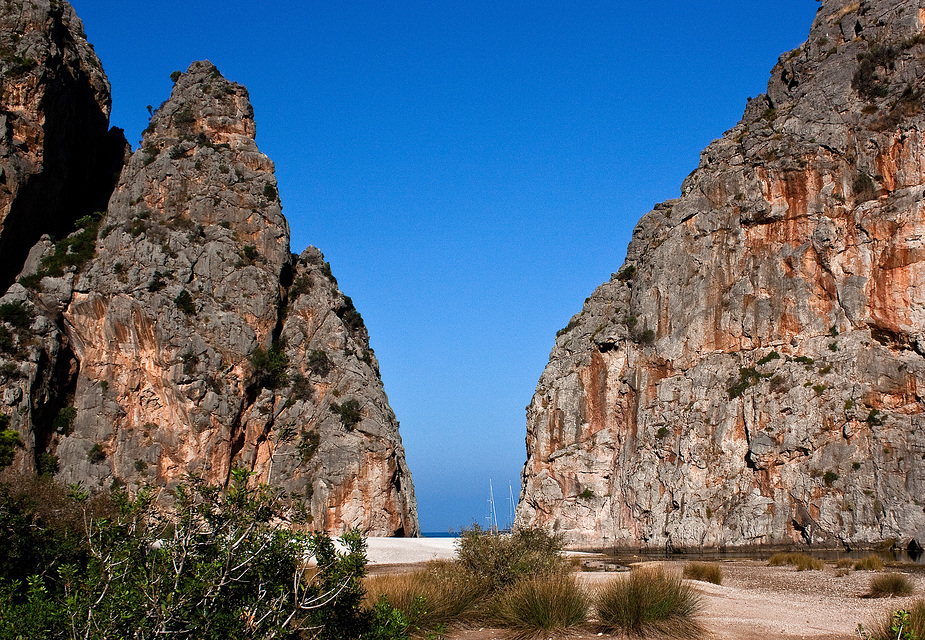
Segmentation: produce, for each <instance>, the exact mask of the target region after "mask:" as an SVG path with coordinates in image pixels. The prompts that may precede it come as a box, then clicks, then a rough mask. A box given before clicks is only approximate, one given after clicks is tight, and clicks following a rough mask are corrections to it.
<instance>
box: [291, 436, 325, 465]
mask: <svg viewBox="0 0 925 640" xmlns="http://www.w3.org/2000/svg"><path fill="white" fill-rule="evenodd" d="M319 446H321V436H319V435H318V432H317V431H315V430H314V429H312V430H310V431H303V432H302V439H301V440H299V444H298V445H296V448H297V449H298V450H299V458H300V459H301V460H302V464H308V462H309V460H311V459H312V458H313V457H314V456H315V453H316V452H317V451H318V447H319Z"/></svg>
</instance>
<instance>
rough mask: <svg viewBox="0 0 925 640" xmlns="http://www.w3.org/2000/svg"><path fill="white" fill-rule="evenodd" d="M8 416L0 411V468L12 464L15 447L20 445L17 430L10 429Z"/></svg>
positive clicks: (20, 441)
mask: <svg viewBox="0 0 925 640" xmlns="http://www.w3.org/2000/svg"><path fill="white" fill-rule="evenodd" d="M10 422H11V420H10V416H8V415H6V414H5V413H0V469H3V468H4V467H8V466H10V465H11V464H13V460H14V459H15V458H16V449H17V448H19V447H21V446H22V439H21V438H20V437H19V432H18V431H14V430H13V429H10Z"/></svg>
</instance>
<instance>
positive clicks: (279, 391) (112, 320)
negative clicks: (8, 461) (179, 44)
mask: <svg viewBox="0 0 925 640" xmlns="http://www.w3.org/2000/svg"><path fill="white" fill-rule="evenodd" d="M100 73H102V72H100ZM255 131H256V126H255V124H254V120H253V110H252V107H251V104H250V101H249V99H248V94H247V91H246V89H245V88H244V87H242V86H241V85H238V84H235V83H233V82H229V81H228V80H226V79H225V78H223V77H222V75H221V74H220V73H219V71H218V69H216V68H215V67H214V66H213V65H212V64H211V63H208V62H194V63H193V64H192V65H191V66H190V67H189V70H188V71H187V72H186V73H184V74H180V76H179V77H178V78H177V80H176V83H175V86H174V88H173V92H172V95H171V97H170V99H169V100H167V101H166V102H165V103H164V104H163V105H161V107H160V108H159V109H158V110H157V111H155V113H154V114H153V117H152V119H151V124H150V126H149V127H148V129H147V130H146V131H145V133H144V139H143V141H142V146H141V148H140V149H139V150H137V151H136V152H135V153H134V154H133V155H132V156H131V158H130V160H129V161H128V163H127V165H126V166H125V169H124V170H123V172H122V174H121V177H120V179H119V182H118V185H117V186H116V189H115V191H114V193H113V194H112V197H111V199H110V200H109V206H108V211H107V212H106V214H105V215H104V216H103V218H102V219H101V220H100V221H99V222H98V234H97V236H96V241H95V254H94V255H93V256H92V258H90V259H89V260H87V261H86V262H84V263H83V264H80V265H77V266H70V267H65V268H64V269H63V270H62V272H60V273H58V272H53V271H54V270H53V269H51V267H50V266H49V265H50V264H51V263H50V262H49V257H50V256H51V255H53V254H54V251H55V249H54V247H53V246H52V243H51V241H50V240H49V239H48V238H47V237H46V238H45V239H43V241H42V242H40V243H39V244H38V245H36V247H35V248H34V249H33V251H32V254H31V257H30V259H29V260H27V261H26V265H25V273H24V275H26V276H32V278H31V279H32V282H31V283H29V286H31V287H32V289H26V288H25V287H24V286H22V285H21V284H14V285H13V286H12V287H11V288H10V289H9V291H8V292H7V293H6V295H5V296H4V297H3V298H2V300H0V303H8V304H18V305H21V306H23V308H25V309H27V310H28V313H29V315H30V316H33V317H34V320H33V321H32V324H31V326H28V327H12V326H11V327H7V326H6V325H3V331H5V332H6V333H5V334H4V336H0V337H8V338H9V339H8V340H6V339H4V340H3V341H0V346H2V345H6V346H5V347H3V351H4V352H3V353H0V361H2V362H0V371H6V372H7V373H6V374H4V376H3V378H2V379H0V413H4V414H6V415H7V416H10V422H11V427H12V428H14V429H16V430H18V431H19V433H20V435H21V437H22V439H23V442H24V446H23V449H22V452H21V454H20V455H18V456H17V458H16V460H15V461H14V468H15V469H17V470H19V471H26V472H28V471H32V470H39V471H44V472H54V475H55V478H56V480H58V481H60V482H62V483H68V484H69V483H75V482H78V483H81V484H82V485H83V486H85V487H87V488H92V489H105V488H110V487H115V486H125V487H126V488H127V489H128V490H129V491H130V492H132V491H135V490H137V489H138V488H140V487H141V486H143V485H145V484H148V483H152V484H155V485H158V486H164V487H167V488H168V489H169V488H172V487H174V486H176V485H177V484H178V483H179V482H181V481H182V480H183V479H184V477H185V476H186V475H187V474H195V475H197V476H201V477H203V478H205V479H206V480H207V481H209V482H211V483H216V484H225V483H227V482H228V480H229V477H230V474H231V470H232V469H233V468H235V467H245V468H247V469H248V470H250V471H252V472H253V476H252V477H253V481H254V482H266V483H270V484H272V485H274V486H277V487H280V488H282V489H284V490H285V491H286V492H287V493H288V494H289V496H290V497H291V498H293V500H294V503H295V504H296V505H301V507H302V508H304V512H305V513H306V514H308V515H309V516H310V518H311V519H310V523H311V526H312V527H314V528H317V529H323V530H326V531H328V532H331V533H335V534H339V533H342V532H344V531H345V530H347V529H349V528H354V527H356V528H359V529H360V530H361V531H362V532H363V533H364V534H367V535H379V536H390V535H398V536H402V535H405V536H413V535H417V534H418V533H419V526H418V521H417V508H416V502H415V497H414V487H413V485H412V481H411V475H410V472H409V471H408V468H407V466H406V464H405V459H404V449H403V448H402V444H401V437H400V436H399V433H398V422H397V420H396V419H395V416H394V414H393V413H392V410H391V408H390V407H389V405H388V399H387V397H386V395H385V392H384V390H383V387H382V381H381V379H380V377H379V370H378V362H377V361H376V357H375V355H374V354H373V352H372V350H371V349H370V347H369V336H368V334H367V332H366V327H365V326H364V324H363V320H362V318H361V317H360V315H359V313H358V312H357V311H356V309H355V308H354V306H353V302H352V301H351V300H350V298H348V297H346V296H345V295H344V294H343V293H342V292H341V291H340V290H339V288H338V287H337V281H336V280H335V279H334V277H333V275H332V274H331V271H330V267H329V265H328V264H327V263H326V262H325V261H324V258H323V256H322V254H321V252H320V251H318V250H317V249H315V248H314V247H309V248H308V249H306V250H305V251H304V252H303V253H302V255H300V256H295V255H293V254H291V253H290V251H289V228H288V224H287V222H286V220H285V218H284V217H283V215H282V207H281V203H280V201H279V196H278V193H277V190H276V179H275V177H274V174H273V172H274V167H273V163H272V162H271V161H270V160H269V158H267V157H266V156H265V155H263V154H262V153H261V152H260V151H259V149H258V148H257V145H256V142H255V140H254V135H255ZM90 228H92V227H90ZM76 237H78V236H72V239H73V238H76ZM90 238H91V240H92V235H91V236H90ZM27 280H28V278H27ZM10 366H13V367H15V368H16V369H15V371H11V370H9V367H10ZM162 495H165V496H166V495H169V492H166V493H164V494H162Z"/></svg>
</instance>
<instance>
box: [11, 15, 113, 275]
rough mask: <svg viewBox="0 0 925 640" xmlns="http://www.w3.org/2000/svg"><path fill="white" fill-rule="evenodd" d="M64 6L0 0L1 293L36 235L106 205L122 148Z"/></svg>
mask: <svg viewBox="0 0 925 640" xmlns="http://www.w3.org/2000/svg"><path fill="white" fill-rule="evenodd" d="M109 109H110V96H109V81H108V80H107V79H106V75H105V74H104V73H103V67H102V65H101V64H100V61H99V59H98V58H97V57H96V54H95V53H94V52H93V47H92V46H90V44H89V43H88V42H87V40H86V38H85V37H84V32H83V25H82V24H81V22H80V19H79V18H78V17H77V16H76V14H75V13H74V10H73V9H72V8H71V6H70V5H69V4H67V3H64V2H57V1H54V0H25V1H24V0H16V1H14V0H0V256H2V260H0V290H2V291H5V290H6V288H7V287H8V286H9V285H10V284H12V282H13V279H14V278H15V277H16V274H17V273H18V272H19V266H20V265H22V262H23V260H24V259H25V258H26V254H27V253H28V251H29V247H31V246H32V245H34V244H35V243H36V241H38V239H39V236H41V234H43V233H50V234H53V235H62V234H66V233H69V232H70V231H71V230H72V229H73V223H74V221H75V220H77V219H78V218H80V217H81V216H83V215H86V214H88V213H91V212H93V211H96V210H100V209H105V208H106V201H107V200H108V198H109V194H111V193H112V188H113V186H114V185H115V181H116V178H117V177H118V175H119V170H120V169H121V167H122V163H123V158H124V155H125V151H126V143H125V138H124V137H123V135H122V131H121V130H119V129H113V130H112V131H110V130H109Z"/></svg>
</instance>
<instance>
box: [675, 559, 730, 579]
mask: <svg viewBox="0 0 925 640" xmlns="http://www.w3.org/2000/svg"><path fill="white" fill-rule="evenodd" d="M684 577H685V578H687V579H689V580H699V581H700V582H712V583H713V584H723V570H722V569H721V568H720V566H719V563H716V562H688V563H687V564H686V565H685V566H684Z"/></svg>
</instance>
